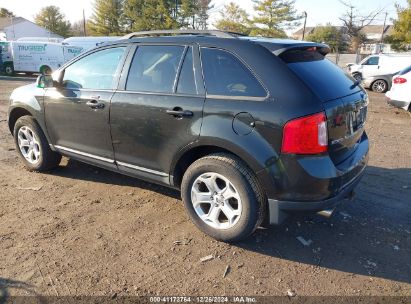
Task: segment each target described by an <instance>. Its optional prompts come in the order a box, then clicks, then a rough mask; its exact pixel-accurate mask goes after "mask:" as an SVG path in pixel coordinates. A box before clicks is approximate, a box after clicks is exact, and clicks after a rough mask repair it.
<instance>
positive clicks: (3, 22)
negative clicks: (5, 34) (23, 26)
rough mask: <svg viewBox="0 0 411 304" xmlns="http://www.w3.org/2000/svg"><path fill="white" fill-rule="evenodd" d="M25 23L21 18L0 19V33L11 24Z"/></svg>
mask: <svg viewBox="0 0 411 304" xmlns="http://www.w3.org/2000/svg"><path fill="white" fill-rule="evenodd" d="M24 21H27V20H26V19H24V18H22V17H13V18H10V17H0V31H1V30H4V28H6V27H8V26H10V25H12V24H17V23H20V22H24Z"/></svg>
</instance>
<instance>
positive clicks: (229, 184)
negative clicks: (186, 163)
mask: <svg viewBox="0 0 411 304" xmlns="http://www.w3.org/2000/svg"><path fill="white" fill-rule="evenodd" d="M181 193H182V197H183V201H184V204H185V207H186V209H187V212H188V215H189V216H190V218H191V220H192V221H193V222H194V224H195V225H196V226H197V227H198V228H199V229H200V230H201V231H203V232H204V233H206V234H208V235H210V236H211V237H213V238H215V239H217V240H220V241H225V242H236V241H240V240H242V239H244V238H246V237H247V236H249V235H250V234H252V233H253V232H254V231H255V230H256V229H257V227H258V226H259V225H260V224H261V223H262V221H263V219H264V215H265V209H266V208H265V206H266V199H265V195H264V193H263V191H262V190H261V188H260V186H259V184H258V181H257V178H256V177H255V175H254V174H253V173H252V172H251V170H250V169H249V168H248V167H247V166H246V165H245V164H244V163H243V162H242V161H241V160H239V159H238V158H236V157H233V156H231V155H229V154H213V155H209V156H206V157H204V158H201V159H199V160H197V161H196V162H194V163H193V164H192V165H191V166H190V167H189V168H188V169H187V171H186V173H185V174H184V177H183V181H182V186H181Z"/></svg>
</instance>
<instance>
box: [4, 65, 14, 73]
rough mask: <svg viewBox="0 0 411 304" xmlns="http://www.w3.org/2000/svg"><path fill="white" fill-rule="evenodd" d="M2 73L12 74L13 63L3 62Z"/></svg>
mask: <svg viewBox="0 0 411 304" xmlns="http://www.w3.org/2000/svg"><path fill="white" fill-rule="evenodd" d="M4 73H5V74H6V75H7V76H13V75H14V68H13V64H11V63H6V64H4Z"/></svg>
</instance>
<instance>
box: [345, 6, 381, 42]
mask: <svg viewBox="0 0 411 304" xmlns="http://www.w3.org/2000/svg"><path fill="white" fill-rule="evenodd" d="M339 1H340V3H341V4H343V5H344V6H345V7H346V11H345V13H344V14H343V15H342V16H341V17H340V20H341V21H342V22H343V24H344V26H345V27H346V28H347V35H348V36H350V38H351V46H352V48H353V49H354V50H357V49H358V47H359V45H360V44H361V43H363V42H365V40H366V38H365V36H364V35H363V34H362V33H361V31H362V30H363V29H364V28H365V27H366V26H368V25H370V24H371V23H372V22H373V21H374V20H375V18H376V17H377V16H378V15H379V14H380V13H381V12H382V11H383V10H384V9H378V10H373V11H371V12H369V13H368V14H361V12H360V11H359V10H358V8H357V7H356V6H355V5H354V4H352V3H351V2H346V1H343V0H339Z"/></svg>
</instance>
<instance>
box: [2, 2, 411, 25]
mask: <svg viewBox="0 0 411 304" xmlns="http://www.w3.org/2000/svg"><path fill="white" fill-rule="evenodd" d="M230 1H232V2H235V3H238V4H239V5H241V6H242V7H244V8H245V9H247V11H248V12H252V7H253V3H252V1H251V0H213V4H214V9H213V10H212V11H211V12H212V14H211V23H213V22H214V21H215V20H216V19H217V18H218V17H219V13H218V11H219V10H220V9H222V8H223V6H224V4H226V3H228V2H230ZM93 2H94V0H0V7H5V8H7V9H9V10H11V11H13V12H14V13H15V14H16V15H17V16H21V17H24V18H26V19H29V20H33V19H34V16H35V15H36V14H37V13H38V11H39V10H40V9H41V8H42V7H44V6H47V5H56V6H58V7H60V9H61V11H62V12H63V13H64V14H65V16H66V17H67V18H68V19H69V20H70V21H71V22H74V21H78V20H80V19H82V14H83V13H82V11H83V9H84V10H85V12H86V16H87V17H88V16H90V15H91V14H92V4H93ZM395 2H397V3H399V4H400V5H402V6H405V5H406V2H407V1H406V0H397V1H392V0H361V1H355V0H352V3H356V5H359V8H360V9H361V11H363V12H364V13H366V12H368V11H371V10H376V9H380V8H384V10H385V11H386V12H388V13H389V19H390V18H392V17H395V16H396V14H395V7H394V3H395ZM357 3H360V4H357ZM296 9H297V10H298V11H299V12H303V11H306V12H307V13H308V20H307V25H309V26H312V25H318V24H326V23H328V22H330V23H332V24H335V25H338V24H339V20H338V17H339V16H340V15H341V14H342V13H343V12H344V7H343V5H342V4H341V3H340V2H339V1H338V0H296ZM389 19H388V20H389ZM383 22H384V15H383V14H382V15H381V16H379V17H378V18H377V20H376V22H375V23H380V24H382V23H383ZM389 22H390V21H389Z"/></svg>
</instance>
